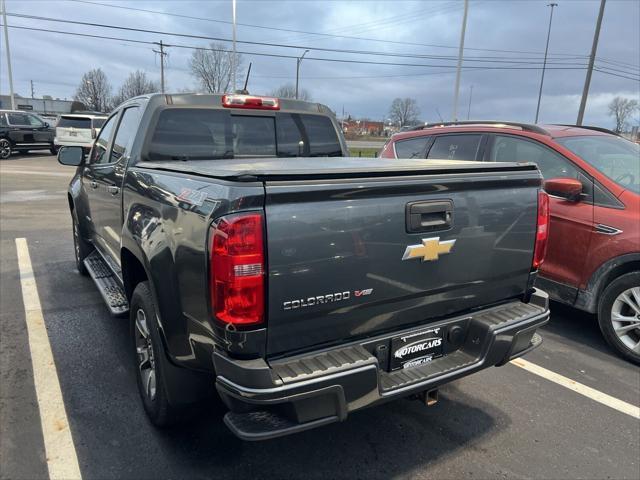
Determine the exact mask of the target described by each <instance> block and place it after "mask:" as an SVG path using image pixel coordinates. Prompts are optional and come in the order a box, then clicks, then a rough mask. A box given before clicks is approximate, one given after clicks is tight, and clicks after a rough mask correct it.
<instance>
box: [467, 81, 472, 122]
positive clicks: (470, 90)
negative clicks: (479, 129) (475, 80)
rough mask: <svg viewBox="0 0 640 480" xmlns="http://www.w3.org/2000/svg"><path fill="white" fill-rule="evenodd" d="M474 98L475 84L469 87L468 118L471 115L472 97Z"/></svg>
mask: <svg viewBox="0 0 640 480" xmlns="http://www.w3.org/2000/svg"><path fill="white" fill-rule="evenodd" d="M472 98H473V85H471V86H470V87H469V107H467V120H469V117H470V116H471V99H472Z"/></svg>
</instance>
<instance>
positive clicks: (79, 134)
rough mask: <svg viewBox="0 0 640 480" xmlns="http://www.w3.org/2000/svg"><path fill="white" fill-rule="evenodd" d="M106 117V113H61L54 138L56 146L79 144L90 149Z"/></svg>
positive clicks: (78, 145)
mask: <svg viewBox="0 0 640 480" xmlns="http://www.w3.org/2000/svg"><path fill="white" fill-rule="evenodd" d="M106 119H107V116H106V115H95V114H80V113H72V114H67V115H60V119H59V120H58V124H57V125H56V138H55V139H54V143H55V145H56V147H64V146H77V147H83V148H85V149H90V148H91V146H92V145H93V140H94V139H95V138H96V137H97V136H98V133H100V129H101V128H102V125H103V124H104V122H105V120H106Z"/></svg>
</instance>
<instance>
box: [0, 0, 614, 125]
mask: <svg viewBox="0 0 640 480" xmlns="http://www.w3.org/2000/svg"><path fill="white" fill-rule="evenodd" d="M606 1H607V0H600V11H599V12H598V21H597V23H596V33H595V34H594V35H593V45H592V46H591V56H590V57H589V67H587V78H585V81H584V89H583V90H582V99H581V100H580V110H578V119H577V120H576V125H582V119H583V118H584V109H585V108H586V106H587V97H588V96H589V86H590V85H591V74H592V73H593V62H595V59H596V50H598V39H599V38H600V26H601V25H602V16H603V15H604V4H605V3H606ZM5 23H6V22H5Z"/></svg>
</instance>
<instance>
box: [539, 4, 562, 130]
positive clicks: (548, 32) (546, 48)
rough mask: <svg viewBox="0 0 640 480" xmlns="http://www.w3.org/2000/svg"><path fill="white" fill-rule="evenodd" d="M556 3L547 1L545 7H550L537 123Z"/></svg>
mask: <svg viewBox="0 0 640 480" xmlns="http://www.w3.org/2000/svg"><path fill="white" fill-rule="evenodd" d="M557 6H558V4H557V3H549V4H548V5H547V7H551V14H550V15H549V30H547V46H546V47H545V49H544V62H543V64H542V77H541V78H540V91H539V92H538V106H537V107H536V119H535V121H534V122H533V123H538V115H539V114H540V100H541V99H542V85H543V84H544V72H545V70H546V69H547V53H548V52H549V37H550V36H551V21H552V20H553V9H554V8H555V7H557Z"/></svg>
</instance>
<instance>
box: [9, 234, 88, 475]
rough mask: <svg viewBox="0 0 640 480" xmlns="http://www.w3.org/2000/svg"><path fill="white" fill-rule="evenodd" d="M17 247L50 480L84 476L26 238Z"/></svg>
mask: <svg viewBox="0 0 640 480" xmlns="http://www.w3.org/2000/svg"><path fill="white" fill-rule="evenodd" d="M16 250H17V252H18V268H19V270H20V286H21V287H22V300H23V302H24V313H25V320H26V323H27V334H28V336H29V350H30V352H31V362H32V364H33V381H34V384H35V387H36V396H37V398H38V408H39V410H40V422H41V425H42V435H43V437H44V447H45V451H46V455H47V468H48V470H49V478H50V479H51V480H57V479H80V478H82V475H81V474H80V467H79V466H78V457H77V455H76V450H75V447H74V445H73V439H72V438H71V430H70V429H69V421H68V419H67V412H66V411H65V408H64V401H63V399H62V391H61V390H60V383H59V381H58V372H57V371H56V365H55V363H54V361H53V354H52V353H51V345H50V343H49V336H48V335H47V328H46V326H45V324H44V317H43V315H42V308H41V306H40V297H39V296H38V287H37V285H36V279H35V276H34V274H33V268H32V266H31V257H30V256H29V247H28V246H27V240H26V239H24V238H16Z"/></svg>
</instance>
